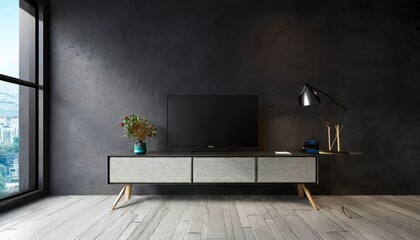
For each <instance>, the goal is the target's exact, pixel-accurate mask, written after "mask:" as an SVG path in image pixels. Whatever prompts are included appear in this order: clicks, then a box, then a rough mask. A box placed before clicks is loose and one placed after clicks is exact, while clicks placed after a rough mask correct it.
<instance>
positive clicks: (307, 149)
mask: <svg viewBox="0 0 420 240" xmlns="http://www.w3.org/2000/svg"><path fill="white" fill-rule="evenodd" d="M300 151H301V152H303V153H312V154H318V153H319V142H318V141H315V140H306V141H303V143H302V149H301V150H300Z"/></svg>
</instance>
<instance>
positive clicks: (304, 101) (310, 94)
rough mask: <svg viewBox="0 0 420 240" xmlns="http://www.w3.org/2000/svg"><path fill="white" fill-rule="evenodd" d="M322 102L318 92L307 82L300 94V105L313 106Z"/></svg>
mask: <svg viewBox="0 0 420 240" xmlns="http://www.w3.org/2000/svg"><path fill="white" fill-rule="evenodd" d="M320 103H321V99H319V97H318V96H317V94H316V92H315V91H314V90H313V89H312V88H311V86H309V85H308V84H305V86H303V88H302V91H301V92H300V94H299V105H300V106H304V107H306V106H312V105H318V104H320Z"/></svg>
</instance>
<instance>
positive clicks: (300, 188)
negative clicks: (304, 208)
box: [297, 183, 305, 198]
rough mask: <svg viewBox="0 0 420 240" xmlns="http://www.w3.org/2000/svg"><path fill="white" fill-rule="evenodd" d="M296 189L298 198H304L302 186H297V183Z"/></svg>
mask: <svg viewBox="0 0 420 240" xmlns="http://www.w3.org/2000/svg"><path fill="white" fill-rule="evenodd" d="M297 188H298V194H299V197H300V198H304V197H305V193H304V191H303V187H302V184H299V183H298V185H297Z"/></svg>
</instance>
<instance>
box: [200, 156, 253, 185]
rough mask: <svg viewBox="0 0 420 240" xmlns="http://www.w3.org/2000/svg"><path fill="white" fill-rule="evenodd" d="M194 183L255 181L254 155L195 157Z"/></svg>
mask: <svg viewBox="0 0 420 240" xmlns="http://www.w3.org/2000/svg"><path fill="white" fill-rule="evenodd" d="M193 161H194V163H193V168H194V171H193V182H194V183H231V182H232V183H233V182H237V183H239V182H242V183H244V182H248V183H254V182H255V158H254V157H195V158H194V159H193Z"/></svg>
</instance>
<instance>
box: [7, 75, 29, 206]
mask: <svg viewBox="0 0 420 240" xmlns="http://www.w3.org/2000/svg"><path fill="white" fill-rule="evenodd" d="M34 120H35V90H34V89H31V88H27V87H23V86H19V85H16V84H12V83H7V82H3V81H0V199H1V198H4V197H7V196H10V195H13V194H16V193H19V192H24V191H28V190H31V189H34V188H35V187H36V186H35V183H36V181H35V147H36V142H35V121H34Z"/></svg>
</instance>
